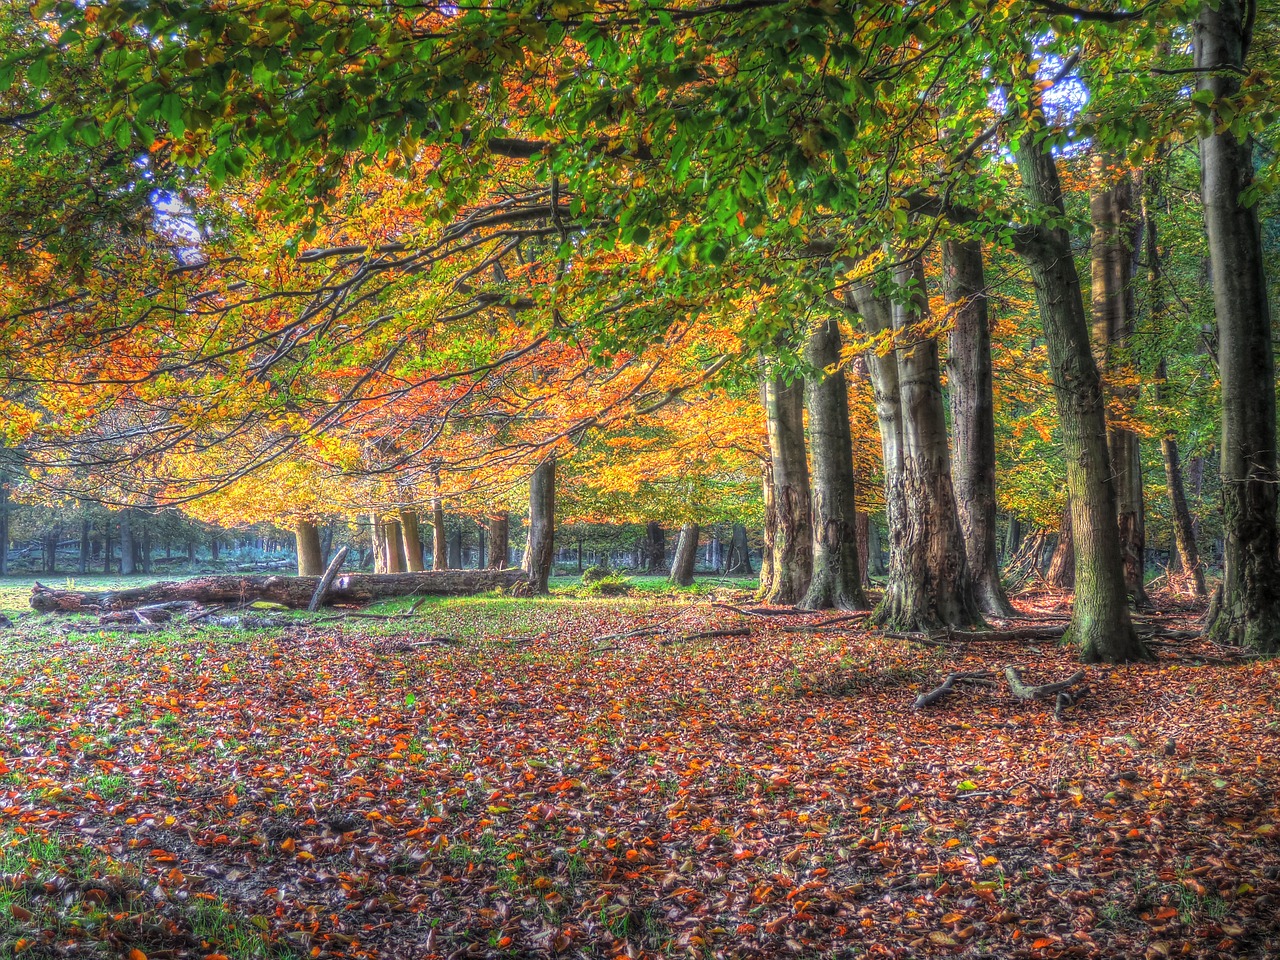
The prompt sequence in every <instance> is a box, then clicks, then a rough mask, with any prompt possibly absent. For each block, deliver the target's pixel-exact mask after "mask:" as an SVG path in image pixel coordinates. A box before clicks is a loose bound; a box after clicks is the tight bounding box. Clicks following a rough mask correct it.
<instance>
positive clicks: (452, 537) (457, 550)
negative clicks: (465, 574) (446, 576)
mask: <svg viewBox="0 0 1280 960" xmlns="http://www.w3.org/2000/svg"><path fill="white" fill-rule="evenodd" d="M463 566H464V564H463V562H462V518H461V517H459V518H458V527H457V529H456V530H454V531H453V533H451V534H449V567H450V568H451V569H453V570H461V569H462V568H463Z"/></svg>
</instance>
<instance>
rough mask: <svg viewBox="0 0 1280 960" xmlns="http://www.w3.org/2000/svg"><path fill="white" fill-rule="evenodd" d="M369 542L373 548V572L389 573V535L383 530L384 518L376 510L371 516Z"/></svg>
mask: <svg viewBox="0 0 1280 960" xmlns="http://www.w3.org/2000/svg"><path fill="white" fill-rule="evenodd" d="M369 540H370V543H371V545H372V547H373V572H374V573H386V572H387V534H386V531H384V530H383V529H382V518H381V517H380V516H379V515H378V512H377V511H376V510H375V511H373V512H372V513H370V514H369Z"/></svg>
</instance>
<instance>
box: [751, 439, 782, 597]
mask: <svg viewBox="0 0 1280 960" xmlns="http://www.w3.org/2000/svg"><path fill="white" fill-rule="evenodd" d="M760 482H761V487H762V490H763V493H762V499H763V500H764V550H763V551H762V552H761V554H760V586H759V589H758V590H756V598H757V599H760V600H763V599H764V598H765V597H767V596H768V595H769V591H770V590H772V589H773V541H774V538H775V536H776V535H777V531H778V504H777V501H776V500H775V499H774V496H773V461H772V460H770V459H769V458H768V457H765V460H764V467H763V469H762V471H761V475H760Z"/></svg>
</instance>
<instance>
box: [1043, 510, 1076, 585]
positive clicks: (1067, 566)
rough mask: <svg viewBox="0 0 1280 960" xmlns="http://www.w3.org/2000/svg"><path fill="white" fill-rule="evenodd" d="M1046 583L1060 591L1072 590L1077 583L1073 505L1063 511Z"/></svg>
mask: <svg viewBox="0 0 1280 960" xmlns="http://www.w3.org/2000/svg"><path fill="white" fill-rule="evenodd" d="M1044 582H1045V583H1047V584H1048V585H1049V586H1051V587H1057V588H1058V589H1059V590H1070V589H1071V588H1072V587H1073V586H1075V582H1076V543H1075V538H1074V537H1073V536H1072V533H1071V505H1070V504H1068V505H1067V506H1066V507H1064V508H1063V510H1062V521H1061V523H1059V524H1058V542H1057V544H1056V545H1055V546H1054V548H1053V554H1052V555H1051V556H1050V557H1049V566H1048V569H1046V570H1045V573H1044Z"/></svg>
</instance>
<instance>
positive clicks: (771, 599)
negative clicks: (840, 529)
mask: <svg viewBox="0 0 1280 960" xmlns="http://www.w3.org/2000/svg"><path fill="white" fill-rule="evenodd" d="M764 401H765V423H766V425H767V427H768V434H769V459H770V461H771V462H772V464H773V503H774V512H775V516H776V518H777V521H776V525H775V527H774V532H773V580H772V582H771V583H770V585H769V591H768V593H767V594H765V595H764V600H765V601H766V602H767V603H775V604H795V603H799V602H800V601H801V600H802V599H803V598H804V596H805V593H806V591H807V590H808V589H809V580H810V578H811V577H812V575H813V513H812V506H811V500H810V497H811V493H810V488H809V462H808V460H807V458H806V455H805V444H804V380H803V379H802V378H800V377H794V378H793V379H791V380H790V381H788V380H786V379H785V378H784V377H783V376H782V375H781V374H780V373H778V372H776V371H767V372H766V373H765V382H764Z"/></svg>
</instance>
